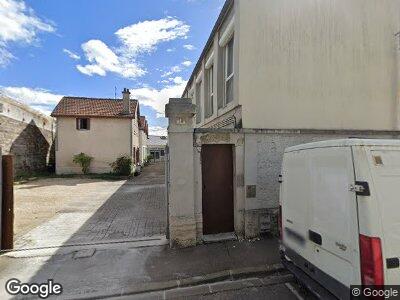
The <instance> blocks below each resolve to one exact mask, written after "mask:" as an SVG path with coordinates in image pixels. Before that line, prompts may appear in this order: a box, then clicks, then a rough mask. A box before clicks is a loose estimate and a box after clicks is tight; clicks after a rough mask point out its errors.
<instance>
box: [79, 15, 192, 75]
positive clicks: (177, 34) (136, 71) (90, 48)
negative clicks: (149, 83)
mask: <svg viewBox="0 0 400 300" xmlns="http://www.w3.org/2000/svg"><path fill="white" fill-rule="evenodd" d="M189 28H190V27H189V25H186V24H185V23H184V22H182V21H180V20H178V19H175V18H172V17H167V18H164V19H160V20H151V21H143V22H139V23H136V24H133V25H130V26H126V27H124V28H121V29H119V30H118V31H117V32H115V35H116V36H117V38H118V41H119V42H120V44H121V45H120V46H119V47H117V48H115V49H111V48H110V47H109V46H108V45H106V44H105V43H104V42H102V41H100V40H90V41H88V42H86V43H84V44H82V49H83V51H84V53H85V57H86V59H87V60H88V61H89V64H87V65H77V66H76V67H77V69H78V70H79V71H80V72H82V73H83V74H86V75H89V76H92V75H100V76H105V75H106V74H107V73H108V72H113V73H116V74H119V75H120V76H122V77H125V78H136V77H140V76H142V75H144V74H145V73H146V71H145V70H144V69H143V68H142V67H141V64H140V63H139V62H138V56H139V55H140V54H143V53H150V52H152V51H154V50H155V49H156V48H157V45H158V44H159V43H161V42H168V41H172V40H174V39H177V38H186V37H187V33H188V32H189Z"/></svg>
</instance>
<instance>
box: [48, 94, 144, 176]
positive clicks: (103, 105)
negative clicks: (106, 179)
mask: <svg viewBox="0 0 400 300" xmlns="http://www.w3.org/2000/svg"><path fill="white" fill-rule="evenodd" d="M52 116H54V117H56V118H57V125H56V142H55V150H56V151H55V153H56V155H55V156H56V173H57V174H76V173H80V172H81V168H80V167H79V165H77V164H75V163H74V162H73V156H74V155H76V154H79V153H81V152H83V153H85V154H87V155H89V156H91V157H93V160H92V162H91V165H90V170H89V172H90V173H109V172H111V170H112V169H111V166H110V164H111V163H112V162H114V161H115V160H116V159H117V158H118V157H120V156H129V157H131V158H132V161H133V164H134V166H136V165H139V164H141V162H142V161H141V158H140V152H141V147H145V145H144V143H145V141H144V139H143V137H142V136H141V135H142V132H143V130H141V129H140V127H139V122H140V121H139V120H140V111H139V103H138V101H137V100H131V99H130V92H129V90H127V89H124V92H123V98H122V99H97V98H80V97H64V98H63V99H61V101H60V102H59V104H58V105H57V107H56V108H55V109H54V111H53V113H52Z"/></svg>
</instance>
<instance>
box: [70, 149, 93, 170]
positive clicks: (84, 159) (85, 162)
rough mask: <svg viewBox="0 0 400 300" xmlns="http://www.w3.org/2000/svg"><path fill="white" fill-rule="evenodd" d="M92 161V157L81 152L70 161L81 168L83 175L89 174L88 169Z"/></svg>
mask: <svg viewBox="0 0 400 300" xmlns="http://www.w3.org/2000/svg"><path fill="white" fill-rule="evenodd" d="M92 160H93V157H91V156H89V155H87V154H85V153H83V152H81V153H79V154H76V155H74V158H73V160H72V161H73V162H74V163H76V164H78V165H80V166H81V168H82V173H83V174H87V173H89V167H90V163H91V162H92Z"/></svg>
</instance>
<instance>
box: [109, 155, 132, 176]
mask: <svg viewBox="0 0 400 300" xmlns="http://www.w3.org/2000/svg"><path fill="white" fill-rule="evenodd" d="M110 166H111V168H112V169H113V173H115V174H117V175H125V176H129V175H131V173H132V159H131V158H130V157H129V156H120V157H118V158H117V160H116V161H114V162H113V163H111V164H110Z"/></svg>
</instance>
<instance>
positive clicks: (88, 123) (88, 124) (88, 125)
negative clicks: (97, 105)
mask: <svg viewBox="0 0 400 300" xmlns="http://www.w3.org/2000/svg"><path fill="white" fill-rule="evenodd" d="M87 130H90V119H89V118H88V119H87Z"/></svg>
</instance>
